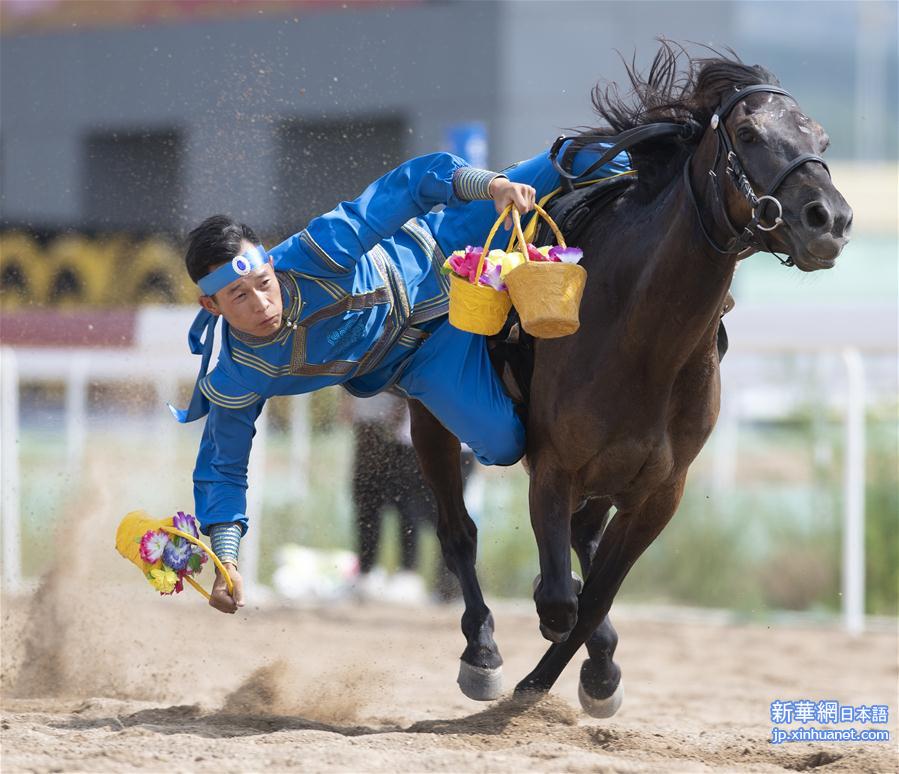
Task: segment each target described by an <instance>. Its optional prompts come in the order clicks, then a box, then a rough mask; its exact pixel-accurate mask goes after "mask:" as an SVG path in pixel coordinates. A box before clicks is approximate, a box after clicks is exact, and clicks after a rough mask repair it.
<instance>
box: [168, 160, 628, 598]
mask: <svg viewBox="0 0 899 774" xmlns="http://www.w3.org/2000/svg"><path fill="white" fill-rule="evenodd" d="M601 151H602V147H601V146H593V147H588V148H585V149H583V150H581V151H580V152H579V153H578V154H577V155H576V156H575V161H574V169H573V171H574V172H575V173H577V172H578V171H579V170H583V169H586V168H587V167H588V166H590V164H591V163H592V161H593V160H595V159H596V158H597V156H598V153H599V152H601ZM627 171H628V163H627V157H626V156H625V155H623V154H622V155H620V156H618V157H616V158H615V159H614V161H612V162H611V163H609V164H606V165H604V166H603V167H602V168H600V169H599V170H597V171H596V172H594V173H593V175H591V177H592V178H593V179H599V178H603V177H609V176H610V175H614V174H619V173H623V172H627ZM558 187H559V176H558V174H557V172H556V171H555V170H554V169H553V167H552V165H551V163H550V161H549V159H548V156H547V154H545V153H544V154H541V155H539V156H536V157H535V158H532V159H530V160H527V161H524V162H521V163H520V164H517V165H514V166H513V167H510V168H509V169H507V170H505V171H504V172H503V173H499V174H497V173H494V172H489V171H487V170H480V169H474V168H472V167H470V166H468V165H467V164H466V163H465V162H464V161H463V160H462V159H460V158H458V157H456V156H453V155H450V154H448V153H435V154H431V155H428V156H422V157H419V158H415V159H412V160H411V161H408V162H406V163H404V164H402V165H401V166H399V167H397V168H396V169H394V170H393V171H391V172H388V173H387V174H386V175H384V176H383V177H382V178H380V179H378V180H376V181H375V182H374V183H372V184H371V185H370V186H369V187H368V188H366V190H365V191H364V192H363V193H362V195H361V196H359V198H357V199H355V200H353V201H349V202H342V203H341V204H339V205H338V206H337V207H336V208H335V209H334V210H332V211H331V212H328V213H326V214H324V215H321V216H320V217H317V218H315V219H314V220H312V221H311V222H310V223H309V225H308V226H307V227H306V228H305V229H304V230H303V231H300V232H299V233H298V234H295V235H294V236H292V237H290V238H289V239H287V240H285V241H284V242H282V243H281V244H280V245H278V246H277V247H274V248H273V249H271V250H268V251H266V250H265V249H264V248H263V247H262V246H261V245H260V244H259V242H258V239H257V238H256V235H255V234H254V233H253V231H252V229H250V228H249V227H248V226H245V225H243V224H240V223H236V222H234V221H232V220H231V219H230V218H227V217H225V216H221V215H218V216H213V217H211V218H208V219H207V220H205V221H204V222H203V223H202V224H201V225H200V226H198V227H197V228H196V229H194V230H193V231H192V232H191V234H190V239H189V245H188V250H187V255H186V263H187V269H188V272H189V274H190V276H191V279H193V280H194V281H195V282H197V284H198V285H199V286H200V291H201V293H202V295H201V296H200V304H201V305H202V306H203V310H202V311H201V312H200V313H199V314H198V315H197V318H196V320H195V321H194V324H193V325H192V326H191V331H190V335H189V343H190V347H191V351H193V352H194V353H196V354H201V355H202V364H201V367H200V374H199V376H198V379H197V384H196V387H195V389H194V393H193V396H192V398H191V402H190V405H189V406H188V408H187V409H184V410H178V409H174V408H173V409H172V412H173V413H174V414H175V416H176V418H177V419H178V420H179V421H181V422H190V421H193V420H195V419H199V418H200V417H203V416H206V415H208V417H207V420H206V427H205V430H204V433H203V438H202V441H201V443H200V450H199V454H198V457H197V464H196V468H195V470H194V495H195V500H196V513H197V517H198V519H199V521H200V524H201V527H202V529H203V531H204V532H206V533H208V534H209V535H210V536H211V541H212V547H213V550H214V551H215V552H216V553H217V554H218V555H219V557H220V558H221V559H222V561H223V562H225V563H227V564H228V565H229V570H230V572H231V575H232V579H233V580H234V581H235V590H234V592H233V595H231V594H228V592H227V589H226V588H225V585H224V583H223V580H222V579H221V578H217V579H216V583H215V586H214V589H213V594H212V598H211V599H210V604H212V605H213V606H214V607H216V608H217V609H219V610H222V611H224V612H235V611H236V610H237V608H238V607H240V606H241V605H242V604H243V593H242V588H241V584H240V576H239V574H238V573H237V557H238V547H239V543H240V538H241V537H242V535H243V533H244V532H245V531H246V529H247V515H246V488H247V475H246V474H247V462H248V459H249V454H250V446H251V443H252V438H253V435H254V432H255V428H254V425H255V421H256V418H257V417H258V416H259V413H260V412H261V411H262V407H263V405H264V403H265V400H266V399H267V398H269V397H271V396H274V395H296V394H299V393H304V392H311V391H313V390H317V389H319V388H321V387H325V386H328V385H332V384H341V385H343V386H344V387H345V388H346V389H347V390H349V391H350V392H352V393H353V394H355V395H358V396H363V397H364V396H368V395H373V394H375V393H377V392H379V391H381V390H383V389H386V388H387V387H390V386H393V387H394V388H395V389H396V390H397V391H398V392H400V393H402V394H404V395H406V396H407V397H411V398H415V399H417V400H419V401H421V402H422V403H423V404H424V405H425V406H426V407H427V408H428V409H429V411H431V413H432V414H434V416H436V417H437V418H438V419H439V420H440V421H441V422H442V423H443V424H444V425H445V426H446V427H447V428H448V429H449V430H451V431H452V432H453V433H454V434H455V435H457V436H458V437H459V438H460V440H462V441H464V442H466V443H468V445H469V446H470V447H471V448H472V450H473V451H474V453H475V454H476V455H477V457H478V459H479V460H480V461H481V462H482V463H483V464H486V465H511V464H513V463H515V462H517V461H518V460H519V459H520V458H521V457H522V455H523V454H524V451H525V432H524V427H523V426H522V424H521V421H520V419H519V418H518V415H517V413H516V412H515V410H514V406H513V404H512V402H511V400H510V399H509V397H508V395H506V393H505V391H504V389H503V387H502V385H501V383H500V382H499V379H498V378H497V376H496V374H495V373H494V370H493V368H492V366H491V363H490V359H489V357H488V354H487V348H486V343H485V338H484V337H483V336H478V335H474V334H471V333H466V332H463V331H460V330H458V329H456V328H453V327H452V326H451V325H450V324H449V322H448V321H447V316H446V315H447V308H448V282H447V278H446V277H444V276H443V275H442V274H441V273H440V267H441V266H442V264H443V262H444V258H445V255H447V254H448V253H449V252H451V251H452V250H456V249H460V248H463V247H465V246H466V245H469V244H474V245H478V244H483V242H484V239H485V237H486V235H487V232H488V231H489V229H490V227H491V225H492V224H493V221H494V219H495V218H496V214H495V212H496V211H502V210H503V209H504V208H505V207H506V206H507V205H509V204H512V205H514V206H515V207H517V208H518V210H519V211H521V212H527V211H529V210H531V209H532V207H533V204H534V201H535V199H537V200H543V199H545V198H547V197H548V195H549V194H551V193H552V192H553V191H554V190H555V189H557V188H558ZM491 200H492V201H491ZM439 205H444V206H445V208H444V209H442V210H441V211H439V212H432V210H433V209H434V208H435V207H438V206H439ZM219 316H221V317H223V318H224V322H223V325H222V333H221V336H222V343H221V351H220V353H219V359H218V362H217V364H216V366H215V368H213V369H212V370H211V371H209V372H208V373H207V369H208V366H209V360H210V358H211V354H212V346H213V338H214V331H215V323H216V321H217V319H218V317H219Z"/></svg>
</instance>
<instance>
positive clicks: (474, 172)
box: [453, 167, 506, 202]
mask: <svg viewBox="0 0 899 774" xmlns="http://www.w3.org/2000/svg"><path fill="white" fill-rule="evenodd" d="M497 177H506V176H505V175H503V174H500V173H499V172H491V171H490V170H489V169H478V168H477V167H459V169H457V170H456V171H455V172H454V173H453V193H455V194H456V196H457V197H458V198H459V199H461V200H462V201H463V202H473V201H477V200H483V199H492V198H493V197H492V196H490V194H489V193H488V192H487V189H489V188H490V183H491V182H492V181H493V179H494V178H497Z"/></svg>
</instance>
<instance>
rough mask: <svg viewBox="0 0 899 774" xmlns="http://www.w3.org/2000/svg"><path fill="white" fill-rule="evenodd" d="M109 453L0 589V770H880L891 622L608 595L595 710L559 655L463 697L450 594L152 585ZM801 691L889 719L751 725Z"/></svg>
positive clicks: (525, 635)
mask: <svg viewBox="0 0 899 774" xmlns="http://www.w3.org/2000/svg"><path fill="white" fill-rule="evenodd" d="M109 469H110V468H109V466H108V465H107V466H103V465H91V467H90V469H89V470H88V474H87V476H86V477H85V479H84V480H85V487H84V490H83V493H82V494H81V495H80V498H81V500H80V502H78V501H73V502H72V506H71V508H72V509H71V514H70V515H69V517H68V519H67V520H64V522H63V524H64V526H63V528H61V530H60V531H59V533H58V534H57V535H56V538H55V540H56V544H57V545H58V546H60V547H61V548H60V557H59V558H58V566H57V567H56V568H55V569H54V570H53V571H52V572H51V573H49V574H48V576H47V577H46V578H45V579H44V581H43V583H42V585H41V587H40V589H39V590H38V591H37V592H36V593H35V594H32V595H30V596H17V597H9V596H4V597H3V598H2V599H0V602H2V629H0V635H2V642H0V644H2V653H0V655H2V673H0V700H2V701H0V712H2V718H0V741H2V759H0V765H2V770H3V772H4V774H6V772H21V771H35V772H51V771H53V772H57V771H65V772H70V771H82V772H95V771H114V772H124V771H152V772H172V771H178V772H181V771H215V772H246V771H253V772H255V771H263V770H265V771H268V772H282V771H302V772H319V771H328V772H335V771H340V772H369V771H372V772H374V771H377V772H384V771H386V772H418V771H453V772H521V771H578V772H582V771H595V772H613V771H614V772H683V771H708V770H715V771H759V772H776V771H784V770H788V771H805V770H809V769H814V768H822V769H824V770H826V771H828V772H831V771H840V772H875V771H876V772H888V771H889V772H894V771H899V765H897V760H899V758H897V755H896V741H895V740H896V739H897V738H899V732H897V724H896V719H897V714H899V706H897V696H896V684H897V665H896V661H897V632H896V627H895V622H894V623H893V625H892V626H888V627H885V628H883V629H882V630H881V631H878V632H871V633H869V634H867V635H865V636H864V637H861V638H858V639H852V638H850V637H848V636H847V635H845V634H843V633H842V632H840V631H838V630H835V629H833V628H812V627H804V628H798V627H776V628H769V627H766V626H762V625H751V626H750V625H734V624H733V623H730V624H727V623H721V622H717V623H716V622H715V620H713V619H710V618H709V617H696V616H692V617H689V616H688V617H684V616H683V615H667V614H666V615H667V618H668V620H664V619H662V618H660V617H659V614H658V611H655V612H653V613H652V615H648V614H647V613H646V611H640V610H634V609H631V610H628V609H626V608H620V607H616V608H614V609H613V613H612V620H613V621H614V622H615V625H616V628H617V629H618V632H619V635H620V644H619V648H618V654H617V660H618V662H619V664H620V665H621V668H622V671H623V675H624V678H623V679H624V690H625V700H624V706H623V707H622V709H621V711H620V712H619V713H618V715H616V717H615V718H613V719H611V720H607V721H597V720H592V719H588V718H586V717H585V716H584V715H583V714H582V713H581V711H580V708H579V705H578V702H577V675H578V669H577V665H578V664H579V662H580V659H577V660H576V662H575V663H572V665H571V666H569V668H568V670H567V671H566V672H565V673H564V674H563V676H562V678H561V679H560V681H559V682H558V684H557V685H556V687H555V689H554V691H553V693H552V694H551V695H550V696H549V697H548V698H547V699H545V700H543V701H542V702H540V703H538V704H536V705H533V706H529V707H522V706H519V705H516V704H515V703H513V702H511V701H509V700H501V701H499V702H495V703H493V704H479V703H477V702H473V701H470V700H468V699H466V698H465V697H464V696H462V694H461V693H460V692H459V690H458V688H457V686H456V684H455V678H456V672H457V668H458V656H459V654H460V653H461V652H462V649H463V646H464V641H463V638H462V635H461V633H460V631H459V626H458V620H459V616H460V614H461V608H459V607H456V606H450V607H427V608H418V609H404V608H398V607H387V606H365V607H363V606H359V605H355V604H351V603H344V604H340V605H336V606H332V607H331V608H330V609H329V608H325V607H319V608H311V609H289V608H284V607H277V606H274V605H271V604H268V605H264V606H260V605H256V606H254V605H253V604H250V605H249V606H248V607H247V608H244V610H243V611H242V612H241V613H240V614H239V615H237V616H226V615H223V614H221V613H218V612H216V611H214V610H212V609H211V608H209V607H208V606H207V605H206V604H205V602H204V600H202V599H201V598H200V597H199V596H198V595H197V594H196V593H194V592H192V591H191V590H190V589H187V590H185V592H184V593H183V594H181V595H180V596H177V597H169V598H160V597H159V596H158V595H156V594H154V592H153V591H152V589H150V588H149V586H148V585H147V584H146V582H145V581H144V580H143V579H142V578H141V576H140V574H139V573H138V572H137V571H136V569H135V568H134V567H133V566H132V565H130V564H129V563H128V562H126V561H124V560H122V559H121V558H119V557H118V556H117V555H116V554H115V553H114V552H113V550H112V542H113V538H112V536H113V534H114V531H115V525H116V524H117V522H118V519H119V518H120V516H121V515H122V510H121V508H120V507H119V505H118V504H119V503H120V502H122V501H126V497H125V494H123V493H121V492H117V490H116V486H115V485H116V481H117V478H116V477H115V476H110V475H109ZM67 530H69V531H68V532H67ZM67 546H68V547H70V549H69V550H64V547H67ZM204 574H207V573H206V572H205V571H204ZM205 583H206V584H207V585H208V583H209V578H208V577H207V578H205ZM493 608H494V613H495V616H496V621H497V641H498V643H499V645H500V648H501V650H502V653H503V656H504V658H505V660H506V664H505V672H506V681H507V686H506V687H507V688H508V689H509V690H511V688H512V687H514V683H515V682H516V681H517V680H519V679H520V678H521V677H523V676H524V675H525V674H526V673H527V672H528V671H529V670H530V669H531V668H532V666H533V665H534V664H535V663H536V661H537V659H538V658H539V656H540V655H541V654H542V653H543V651H544V649H545V642H544V641H543V640H542V639H541V638H540V636H539V633H538V631H537V621H536V615H535V614H534V612H533V608H532V605H531V604H529V603H521V604H517V603H506V604H495V603H494V604H493ZM806 698H807V699H813V700H820V699H836V700H839V701H841V702H843V703H848V704H854V705H855V704H862V703H864V704H888V705H889V707H890V724H889V729H890V731H891V733H892V740H893V741H891V742H888V743H874V742H869V743H826V744H825V743H807V742H802V743H791V744H782V745H776V746H775V745H772V744H770V743H769V741H768V739H769V736H770V733H771V723H770V721H769V708H770V703H771V701H773V700H775V699H782V700H790V699H793V700H797V699H806Z"/></svg>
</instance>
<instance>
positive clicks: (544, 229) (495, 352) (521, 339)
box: [487, 175, 734, 425]
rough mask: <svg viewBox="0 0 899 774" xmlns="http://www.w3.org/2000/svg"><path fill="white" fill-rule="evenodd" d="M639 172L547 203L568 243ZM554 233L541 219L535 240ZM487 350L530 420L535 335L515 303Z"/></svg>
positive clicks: (722, 346)
mask: <svg viewBox="0 0 899 774" xmlns="http://www.w3.org/2000/svg"><path fill="white" fill-rule="evenodd" d="M636 177H637V176H636V175H619V176H617V177H610V178H606V179H604V180H597V181H590V182H589V183H587V184H586V185H583V186H582V187H576V188H575V189H574V190H572V191H570V192H569V193H561V194H559V195H557V196H555V197H554V198H553V199H551V200H550V202H549V203H548V204H545V205H544V209H546V211H547V212H548V213H549V214H550V216H551V217H552V219H553V220H554V221H555V222H556V224H557V225H558V226H559V229H560V230H561V231H562V233H563V234H564V235H565V240H566V241H567V242H568V244H571V245H577V244H578V240H579V238H580V236H581V234H582V233H583V231H584V228H585V227H586V226H587V224H588V223H589V222H590V220H591V218H593V217H595V216H596V214H597V213H598V212H599V211H600V210H602V208H603V207H607V206H608V205H609V204H611V203H612V202H614V201H615V200H617V199H618V198H619V197H620V196H621V195H622V194H623V193H624V192H625V191H627V190H628V189H629V188H630V187H631V186H632V185H634V184H635V183H636ZM552 239H553V234H552V231H551V229H550V228H549V226H548V225H547V224H546V222H545V221H542V220H541V222H540V226H539V228H538V230H537V234H536V238H535V240H534V243H535V244H548V243H550V242H551V241H552ZM733 305H734V302H733V297H732V296H731V295H730V293H728V294H727V300H726V301H725V304H724V310H723V312H722V314H724V313H727V312H729V311H730V310H731V309H732V308H733ZM487 351H488V352H489V354H490V361H491V363H492V364H493V368H494V370H495V371H496V372H497V374H498V375H499V378H500V380H501V381H502V383H503V386H504V387H505V389H506V392H507V393H508V394H509V397H511V398H512V402H513V403H514V404H515V409H516V411H517V412H518V414H519V415H520V417H521V419H522V421H523V422H524V423H525V425H526V424H527V407H528V405H529V403H530V396H531V376H532V375H533V372H534V337H533V336H530V335H529V334H527V333H526V332H525V331H524V330H523V329H522V327H521V323H520V321H519V319H518V312H517V311H516V310H515V307H512V309H511V310H510V311H509V316H508V317H507V318H506V322H505V325H503V328H502V330H501V331H500V332H499V333H497V334H495V335H493V336H488V337H487ZM725 352H727V331H726V330H725V329H724V322H723V320H722V321H721V322H719V324H718V360H719V362H720V360H721V359H722V358H723V357H724V353H725Z"/></svg>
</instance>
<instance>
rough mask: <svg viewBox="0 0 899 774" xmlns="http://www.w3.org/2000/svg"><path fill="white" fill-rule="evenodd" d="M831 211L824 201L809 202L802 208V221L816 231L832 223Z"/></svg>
mask: <svg viewBox="0 0 899 774" xmlns="http://www.w3.org/2000/svg"><path fill="white" fill-rule="evenodd" d="M831 219H832V218H831V213H830V210H829V209H828V208H827V205H826V204H824V202H822V201H817V202H809V203H808V204H806V205H805V207H803V208H802V222H803V224H805V226H806V227H807V228H810V229H813V230H815V231H821V230H824V229H826V228H827V227H828V226H830V224H831Z"/></svg>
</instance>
